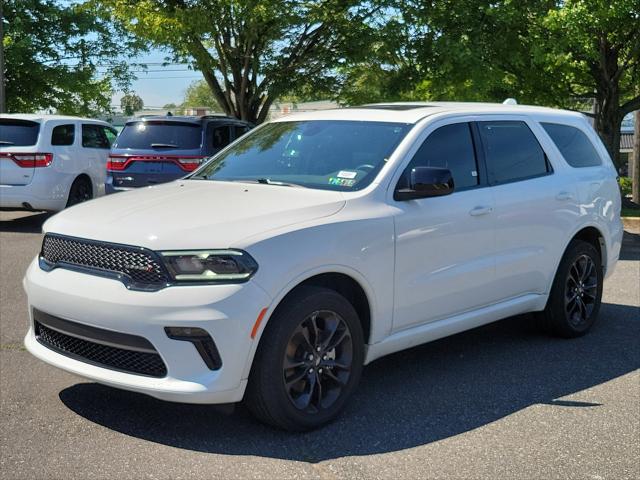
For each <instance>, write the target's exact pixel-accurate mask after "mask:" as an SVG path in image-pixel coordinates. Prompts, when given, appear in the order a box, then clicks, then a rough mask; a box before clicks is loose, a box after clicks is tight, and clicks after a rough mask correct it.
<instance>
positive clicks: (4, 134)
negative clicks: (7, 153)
mask: <svg viewBox="0 0 640 480" xmlns="http://www.w3.org/2000/svg"><path fill="white" fill-rule="evenodd" d="M38 133H40V124H39V123H38V122H30V121H28V120H17V119H8V118H7V119H5V118H0V147H13V146H16V147H25V146H30V145H35V144H36V142H37V141H38Z"/></svg>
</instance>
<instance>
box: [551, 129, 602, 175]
mask: <svg viewBox="0 0 640 480" xmlns="http://www.w3.org/2000/svg"><path fill="white" fill-rule="evenodd" d="M542 127H543V128H544V129H545V130H546V131H547V133H548V134H549V136H550V137H551V140H553V143H555V144H556V147H558V150H560V153H562V156H563V157H564V159H565V160H566V161H567V163H568V164H569V165H571V166H572V167H577V168H581V167H595V166H598V165H602V160H601V159H600V155H598V152H597V151H596V149H595V148H594V146H593V144H592V143H591V141H590V140H589V138H588V137H587V136H586V135H585V134H584V132H583V131H582V130H580V129H578V128H575V127H570V126H569V125H559V124H557V123H542Z"/></svg>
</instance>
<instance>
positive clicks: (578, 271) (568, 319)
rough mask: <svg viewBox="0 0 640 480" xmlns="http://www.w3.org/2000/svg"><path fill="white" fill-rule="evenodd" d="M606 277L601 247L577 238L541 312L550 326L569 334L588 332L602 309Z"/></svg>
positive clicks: (559, 332) (563, 259)
mask: <svg viewBox="0 0 640 480" xmlns="http://www.w3.org/2000/svg"><path fill="white" fill-rule="evenodd" d="M603 279H604V275H603V271H602V261H601V258H600V253H599V252H598V250H596V248H595V247H594V246H593V245H591V244H590V243H587V242H584V241H582V240H573V241H572V242H571V243H570V244H569V246H568V247H567V251H566V252H565V254H564V257H563V258H562V261H561V262H560V266H559V267H558V272H557V273H556V277H555V279H554V282H553V286H552V288H551V293H550V296H549V301H548V302H547V307H546V308H545V310H544V311H543V312H541V313H540V317H541V319H542V321H543V324H544V326H545V327H546V329H547V330H548V331H549V332H551V333H554V334H556V335H560V336H562V337H566V338H572V337H579V336H581V335H584V334H585V333H587V332H588V331H589V329H590V328H591V327H592V326H593V324H594V323H595V321H596V319H597V317H598V312H599V311H600V303H601V301H602V284H603Z"/></svg>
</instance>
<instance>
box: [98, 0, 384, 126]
mask: <svg viewBox="0 0 640 480" xmlns="http://www.w3.org/2000/svg"><path fill="white" fill-rule="evenodd" d="M92 1H93V2H94V3H95V4H96V5H100V6H102V7H103V8H105V9H106V11H107V12H109V14H111V15H113V16H114V18H116V19H117V20H118V21H119V22H120V23H121V24H122V25H123V26H124V27H126V28H127V29H128V30H129V31H131V32H133V33H135V34H136V35H138V36H139V37H140V38H142V39H145V40H147V41H149V42H152V43H153V44H154V45H155V46H160V47H165V48H169V49H171V50H172V51H173V52H174V55H175V58H176V59H181V60H187V61H190V62H192V64H193V66H194V67H195V68H196V69H197V70H200V71H201V72H202V74H203V76H204V78H205V81H206V82H207V85H208V86H209V88H210V89H211V91H212V93H213V96H214V98H215V99H216V101H217V103H218V104H219V106H220V107H221V108H222V109H223V110H224V112H225V113H227V114H229V115H234V116H236V117H238V118H242V119H245V120H249V121H252V122H257V123H259V122H261V121H263V120H264V119H265V118H266V115H267V113H268V111H269V107H270V106H271V104H272V103H273V102H274V101H275V100H276V99H277V98H278V97H279V96H281V95H283V94H296V95H297V94H301V91H304V89H306V90H307V91H309V90H310V91H330V90H331V89H333V88H334V87H335V85H336V81H337V77H336V71H335V67H336V66H337V65H338V64H339V63H340V61H341V59H344V58H347V57H349V56H350V55H353V54H357V52H358V51H359V49H360V48H361V47H362V41H363V39H364V38H365V37H366V31H367V30H368V29H369V25H368V24H367V22H366V21H365V20H366V19H368V18H371V17H372V15H375V14H376V13H378V12H380V11H381V7H380V6H373V5H372V4H371V3H369V2H361V1H357V0H324V1H309V2H301V1H294V0H191V1H185V0H145V1H140V2H130V1H129V0H92Z"/></svg>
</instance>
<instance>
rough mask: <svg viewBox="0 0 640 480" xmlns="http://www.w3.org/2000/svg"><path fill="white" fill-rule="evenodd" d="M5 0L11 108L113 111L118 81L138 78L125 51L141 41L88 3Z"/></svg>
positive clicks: (133, 50) (133, 49)
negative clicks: (101, 15) (113, 91)
mask: <svg viewBox="0 0 640 480" xmlns="http://www.w3.org/2000/svg"><path fill="white" fill-rule="evenodd" d="M2 2H3V14H4V17H5V20H6V23H5V30H4V39H3V47H4V55H5V63H6V65H5V67H6V97H7V109H8V111H10V112H32V111H35V110H40V109H53V110H57V111H58V112H60V113H68V114H79V115H93V114H95V113H98V112H104V111H109V110H110V103H111V93H112V88H113V86H116V87H118V88H123V87H126V85H128V83H129V82H130V80H131V78H132V75H131V74H130V72H129V65H128V63H127V62H126V61H125V60H122V59H121V58H120V57H121V54H122V52H126V53H127V55H135V54H136V53H137V52H139V51H140V50H141V49H142V45H141V44H140V43H139V41H138V40H136V39H134V38H133V37H132V36H131V35H130V34H129V33H128V32H126V31H125V30H124V29H122V28H121V27H119V26H117V25H114V24H113V23H111V22H110V21H108V20H104V19H100V18H98V16H97V13H96V11H95V10H94V9H93V8H91V7H89V6H86V5H78V4H69V2H65V3H61V2H57V1H55V0H2Z"/></svg>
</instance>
